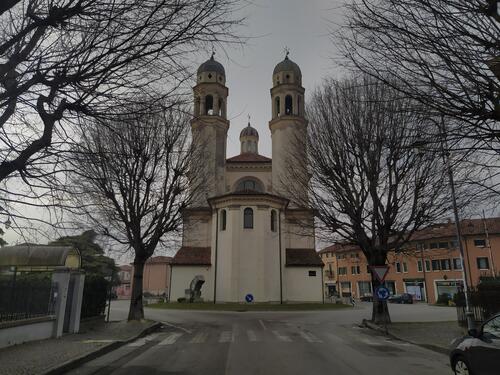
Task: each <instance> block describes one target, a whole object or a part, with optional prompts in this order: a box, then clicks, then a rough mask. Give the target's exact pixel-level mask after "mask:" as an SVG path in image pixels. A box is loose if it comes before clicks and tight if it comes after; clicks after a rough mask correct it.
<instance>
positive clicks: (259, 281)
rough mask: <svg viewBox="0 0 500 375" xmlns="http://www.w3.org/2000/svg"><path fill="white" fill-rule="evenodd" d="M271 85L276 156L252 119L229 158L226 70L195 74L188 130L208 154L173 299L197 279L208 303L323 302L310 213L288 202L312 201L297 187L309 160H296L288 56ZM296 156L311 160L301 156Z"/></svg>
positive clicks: (299, 99) (216, 67) (296, 120)
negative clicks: (261, 145)
mask: <svg viewBox="0 0 500 375" xmlns="http://www.w3.org/2000/svg"><path fill="white" fill-rule="evenodd" d="M272 80H273V86H272V88H271V103H272V115H271V120H270V121H269V129H270V136H271V137H272V159H270V158H268V157H265V156H263V155H260V154H259V152H258V142H259V134H258V132H257V130H256V129H254V128H253V127H252V126H251V125H250V122H249V123H248V125H247V126H245V127H244V128H243V130H242V131H241V133H240V142H241V152H240V154H239V155H236V156H233V157H230V158H227V156H226V144H227V132H228V129H229V126H230V124H229V121H228V120H227V116H226V113H227V98H228V88H227V87H226V75H225V70H224V67H223V66H222V64H220V63H219V62H217V61H216V60H215V59H214V57H213V56H212V57H211V58H210V59H209V60H208V61H206V62H205V63H203V64H202V65H201V66H200V67H199V68H198V71H197V84H196V86H195V87H194V88H193V93H194V116H193V120H192V122H191V129H192V136H193V142H194V145H195V149H199V150H202V158H201V161H202V166H201V167H202V168H201V172H200V173H199V175H200V176H202V177H200V178H199V179H198V180H196V179H193V181H196V184H197V188H198V189H201V191H203V194H200V195H199V198H198V199H197V200H196V202H194V203H193V204H192V205H191V206H190V207H189V208H188V209H186V210H185V211H184V217H183V238H182V247H181V248H180V249H179V250H178V252H177V253H176V255H175V257H174V259H173V261H172V272H171V283H170V296H169V297H170V300H171V301H176V300H178V299H179V298H183V297H186V289H189V286H190V283H191V281H192V280H193V279H194V278H195V277H196V276H201V277H202V278H203V279H204V280H205V283H204V284H203V286H202V288H201V298H202V299H203V300H204V301H212V302H245V300H246V299H253V301H255V302H321V301H322V299H323V289H322V288H323V282H322V278H323V275H322V267H323V262H322V261H321V258H320V257H319V256H318V254H317V253H316V251H315V237H314V215H313V211H312V210H311V209H310V208H308V207H302V206H301V205H300V204H297V203H294V202H295V201H297V200H293V199H291V196H302V197H304V196H306V194H307V191H306V190H307V189H306V188H305V187H303V186H302V185H301V184H299V183H297V184H293V183H291V181H293V176H292V175H291V173H292V172H291V171H293V170H295V171H296V170H297V168H298V169H299V172H300V168H304V167H301V165H305V159H304V160H303V161H304V163H297V159H296V158H290V152H291V150H292V151H293V145H294V144H296V143H295V142H294V140H295V139H300V138H301V137H302V139H304V137H305V136H306V128H307V121H306V119H305V117H304V88H303V87H302V73H301V71H300V68H299V66H298V65H297V64H295V63H294V62H293V61H291V60H290V59H289V58H288V56H286V57H285V59H284V60H283V61H281V62H280V63H278V64H277V65H276V67H275V68H274V71H273V76H272ZM295 151H296V153H295V155H296V156H297V155H298V157H299V158H305V157H306V155H305V152H304V150H295ZM299 161H300V160H299ZM303 172H304V173H305V170H304V171H303ZM249 296H251V297H249Z"/></svg>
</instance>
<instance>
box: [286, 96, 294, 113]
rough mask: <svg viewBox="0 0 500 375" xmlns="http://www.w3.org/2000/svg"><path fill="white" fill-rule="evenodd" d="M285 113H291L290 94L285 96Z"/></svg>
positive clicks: (291, 101)
mask: <svg viewBox="0 0 500 375" xmlns="http://www.w3.org/2000/svg"><path fill="white" fill-rule="evenodd" d="M285 114H286V115H291V114H293V99H292V96H291V95H287V96H285Z"/></svg>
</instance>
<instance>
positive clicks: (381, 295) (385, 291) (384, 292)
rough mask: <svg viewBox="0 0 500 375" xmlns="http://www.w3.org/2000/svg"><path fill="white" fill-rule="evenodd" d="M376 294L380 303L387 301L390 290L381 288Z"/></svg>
mask: <svg viewBox="0 0 500 375" xmlns="http://www.w3.org/2000/svg"><path fill="white" fill-rule="evenodd" d="M375 293H376V294H377V297H378V299H379V301H385V300H387V299H388V298H389V289H387V288H386V287H385V286H379V287H378V288H377V289H376V290H375Z"/></svg>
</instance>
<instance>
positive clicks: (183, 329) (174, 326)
mask: <svg viewBox="0 0 500 375" xmlns="http://www.w3.org/2000/svg"><path fill="white" fill-rule="evenodd" d="M161 324H163V325H164V326H168V327H172V328H175V329H180V330H181V331H184V332H186V333H192V332H191V331H190V330H189V329H186V328H184V327H180V326H176V325H175V324H172V323H167V322H161Z"/></svg>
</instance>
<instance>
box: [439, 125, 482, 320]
mask: <svg viewBox="0 0 500 375" xmlns="http://www.w3.org/2000/svg"><path fill="white" fill-rule="evenodd" d="M441 130H442V133H443V135H442V139H441V149H442V152H443V158H444V161H445V165H446V172H447V173H448V180H449V184H450V193H451V201H452V205H453V216H454V218H455V230H456V235H457V242H458V249H459V250H460V262H461V263H462V279H463V283H464V295H465V315H466V317H467V328H468V329H469V330H471V329H474V319H473V316H474V313H473V312H472V309H471V306H470V300H469V295H468V292H469V286H468V284H467V270H466V268H465V262H464V246H463V243H462V230H461V228H460V219H459V216H458V207H457V199H456V195H455V181H454V178H453V168H452V166H451V163H450V154H449V152H448V150H447V148H448V145H447V141H446V125H445V123H444V118H443V117H441Z"/></svg>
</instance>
